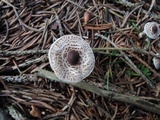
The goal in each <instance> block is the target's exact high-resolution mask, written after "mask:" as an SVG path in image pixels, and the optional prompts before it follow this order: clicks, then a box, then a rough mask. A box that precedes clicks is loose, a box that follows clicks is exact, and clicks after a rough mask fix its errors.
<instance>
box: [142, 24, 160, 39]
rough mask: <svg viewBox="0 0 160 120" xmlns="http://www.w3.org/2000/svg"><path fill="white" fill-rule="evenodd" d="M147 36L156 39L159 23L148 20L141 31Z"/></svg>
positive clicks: (159, 33)
mask: <svg viewBox="0 0 160 120" xmlns="http://www.w3.org/2000/svg"><path fill="white" fill-rule="evenodd" d="M143 32H144V33H145V34H146V35H147V36H148V37H149V38H151V39H156V38H158V37H159V35H160V28H159V24H158V23H156V22H148V23H146V24H145V26H144V31H143Z"/></svg>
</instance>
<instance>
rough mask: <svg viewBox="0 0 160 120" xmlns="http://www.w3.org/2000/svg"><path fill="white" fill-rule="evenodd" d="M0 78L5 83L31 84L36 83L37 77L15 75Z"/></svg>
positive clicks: (32, 75)
mask: <svg viewBox="0 0 160 120" xmlns="http://www.w3.org/2000/svg"><path fill="white" fill-rule="evenodd" d="M0 78H1V79H2V80H4V81H7V82H12V83H25V82H33V81H37V77H36V75H34V74H24V75H21V76H20V75H16V76H0Z"/></svg>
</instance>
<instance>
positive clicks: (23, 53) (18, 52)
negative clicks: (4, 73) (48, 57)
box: [0, 50, 48, 56]
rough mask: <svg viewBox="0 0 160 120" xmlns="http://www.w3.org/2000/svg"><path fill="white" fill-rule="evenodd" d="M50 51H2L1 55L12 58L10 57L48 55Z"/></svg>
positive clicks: (0, 51)
mask: <svg viewBox="0 0 160 120" xmlns="http://www.w3.org/2000/svg"><path fill="white" fill-rule="evenodd" d="M46 53H48V50H26V51H2V50H0V55H2V56H10V55H38V54H46Z"/></svg>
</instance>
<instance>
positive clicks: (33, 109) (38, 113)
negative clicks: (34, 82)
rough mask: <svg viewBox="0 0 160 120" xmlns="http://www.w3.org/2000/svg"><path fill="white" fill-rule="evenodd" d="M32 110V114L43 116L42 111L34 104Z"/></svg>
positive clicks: (38, 116)
mask: <svg viewBox="0 0 160 120" xmlns="http://www.w3.org/2000/svg"><path fill="white" fill-rule="evenodd" d="M31 108H32V110H31V111H30V115H32V116H33V117H36V118H41V112H40V110H39V109H38V108H37V107H35V106H34V105H32V106H31Z"/></svg>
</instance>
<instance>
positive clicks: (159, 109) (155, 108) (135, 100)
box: [36, 69, 160, 115]
mask: <svg viewBox="0 0 160 120" xmlns="http://www.w3.org/2000/svg"><path fill="white" fill-rule="evenodd" d="M36 72H37V73H36V74H37V76H40V77H45V78H48V79H49V80H51V81H52V80H55V81H57V82H63V81H62V80H59V79H58V78H57V77H56V76H55V74H54V73H52V72H49V71H46V70H43V69H37V71H36ZM71 85H73V86H75V87H78V88H81V89H84V90H87V91H90V92H92V93H95V94H97V95H100V96H102V97H108V98H110V99H112V100H116V101H121V102H124V103H129V104H132V105H135V106H138V107H141V108H142V109H145V110H146V111H150V112H153V113H156V114H159V115H160V106H159V105H158V104H156V102H155V103H153V102H150V101H147V100H146V99H143V98H142V97H138V96H129V95H123V94H119V93H116V92H112V91H106V90H103V89H100V88H98V87H96V86H93V85H90V84H88V83H85V82H78V83H74V84H71ZM157 103H158V102H157Z"/></svg>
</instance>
